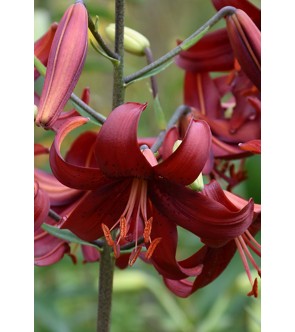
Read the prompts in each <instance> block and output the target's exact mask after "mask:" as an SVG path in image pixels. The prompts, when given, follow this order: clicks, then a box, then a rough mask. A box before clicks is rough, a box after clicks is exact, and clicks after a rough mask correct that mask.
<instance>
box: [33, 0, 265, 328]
mask: <svg viewBox="0 0 295 332" xmlns="http://www.w3.org/2000/svg"><path fill="white" fill-rule="evenodd" d="M71 3H72V1H69V0H62V1H58V0H48V1H44V0H43V1H41V0H36V1H35V39H37V38H38V37H40V36H41V35H42V34H43V33H44V32H45V31H46V30H47V28H48V27H49V25H50V24H51V23H52V22H53V21H59V20H60V18H61V16H62V15H63V12H64V11H65V9H66V8H67V7H68V6H69V5H70V4H71ZM253 3H255V4H256V5H259V2H258V1H255V2H254V1H253ZM86 5H87V7H88V9H89V11H90V13H91V14H92V15H93V16H95V15H98V16H99V22H100V28H99V31H100V32H101V34H102V35H104V27H105V26H106V25H108V24H109V23H113V21H114V1H109V0H88V1H86ZM126 6H127V7H126V19H125V22H126V26H129V27H131V28H133V29H135V30H138V31H139V32H141V33H143V34H144V35H145V36H146V37H147V38H148V39H149V40H150V43H151V49H152V51H153V53H154V57H155V58H157V57H159V56H161V55H162V54H164V53H166V52H167V51H169V50H170V49H171V48H173V47H174V46H175V45H176V40H177V39H184V38H186V37H187V36H188V35H190V34H191V33H192V32H193V31H195V30H196V29H197V28H198V27H199V26H200V25H202V24H203V23H204V22H205V21H206V20H207V19H208V18H210V17H211V16H212V15H213V14H214V13H215V10H214V8H213V6H212V4H211V1H209V0H185V1H183V0H173V1H169V0H161V1H157V0H149V1H147V0H127V1H126ZM222 26H224V22H220V23H219V24H218V25H217V26H216V27H215V28H219V27H222ZM108 43H109V42H108ZM109 45H111V43H109ZM145 64H146V63H145V60H144V58H137V57H134V56H132V55H129V54H126V56H125V74H126V75H128V74H131V73H132V72H134V71H136V70H138V69H140V68H141V67H142V66H144V65H145ZM157 78H158V85H159V97H160V101H161V104H162V107H163V109H164V112H165V115H166V116H167V119H169V116H170V115H171V114H172V113H173V112H174V110H175V109H176V108H177V106H178V105H180V104H181V103H182V84H183V71H182V70H180V69H178V68H177V67H176V66H173V65H172V66H170V67H169V68H168V69H167V70H165V71H164V72H162V73H161V74H159V75H158V76H157ZM38 84H39V85H40V84H41V82H40V81H39V82H38ZM85 86H88V87H90V90H91V102H90V105H91V106H92V107H93V108H94V109H96V110H98V111H99V112H100V113H102V114H104V115H106V116H107V115H108V114H109V112H110V111H111V95H112V65H111V64H110V63H108V61H107V60H106V59H104V58H102V57H100V56H99V55H98V54H97V53H96V52H95V51H94V50H93V49H91V48H89V51H88V56H87V60H86V64H85V68H84V71H83V74H82V76H81V79H80V80H79V82H78V85H77V87H76V89H75V94H77V95H78V96H79V95H81V92H82V90H83V88H84V87H85ZM125 100H126V101H135V102H148V103H149V106H148V108H147V109H146V111H145V112H144V114H143V116H142V118H141V121H140V127H139V135H142V136H151V135H155V134H157V133H158V128H157V127H156V125H155V123H154V113H153V107H152V98H151V94H150V92H149V81H148V80H143V81H141V82H138V83H135V84H133V85H131V86H130V87H129V88H128V89H127V91H126V98H125ZM69 107H70V106H69ZM93 129H94V130H97V129H96V128H95V127H93ZM35 136H36V140H38V141H39V142H40V141H42V142H43V143H44V144H45V145H47V146H49V145H50V142H51V138H52V134H51V133H50V132H45V131H44V130H42V129H40V128H37V127H35ZM37 163H38V166H42V167H46V160H45V159H42V158H41V159H38V161H37ZM246 165H247V169H248V174H249V180H248V181H247V182H245V183H243V184H241V185H239V186H238V187H237V188H235V189H234V192H236V193H238V194H241V195H242V196H243V197H245V198H249V197H253V198H254V199H255V202H257V203H260V157H257V156H255V157H251V158H249V159H248V160H247V163H246ZM180 240H181V245H180V250H179V255H180V257H182V256H183V257H184V256H186V255H187V254H189V253H192V252H193V251H195V250H196V245H198V244H196V243H195V239H194V238H191V237H190V236H189V235H188V234H187V233H182V232H181V231H180ZM73 250H75V248H73ZM76 250H77V256H78V258H79V261H78V264H76V265H73V263H72V262H71V260H70V258H68V257H65V258H64V259H63V260H62V261H61V262H59V263H58V264H55V265H53V266H49V267H42V268H38V267H35V330H36V331H40V332H67V331H69V332H78V331H83V332H88V331H89V332H90V331H93V330H94V329H95V325H96V306H97V289H98V285H97V278H98V269H99V266H98V264H95V263H94V264H83V263H82V258H81V253H80V252H79V250H80V249H79V248H76ZM248 290H249V283H248V280H247V277H246V273H245V272H244V270H243V266H242V263H241V261H240V259H239V257H238V256H237V255H236V257H235V258H234V260H233V261H232V262H231V263H230V265H229V267H228V268H227V269H226V271H225V272H224V273H223V274H222V275H221V276H220V277H219V278H218V279H217V280H215V281H214V282H213V283H212V284H211V285H209V286H207V287H206V288H204V289H201V290H199V291H198V292H197V293H195V294H193V295H192V296H191V297H189V298H187V299H180V298H176V297H175V296H173V295H172V293H170V292H169V291H168V290H167V289H166V288H165V286H164V284H163V282H162V280H161V277H159V276H158V274H157V272H156V271H155V270H154V269H153V268H152V266H149V265H147V264H144V263H142V262H141V261H139V260H138V261H137V262H136V263H135V265H134V266H133V267H132V268H129V269H126V270H124V271H121V270H118V269H117V270H116V271H115V280H114V297H113V311H112V332H121V331H126V332H133V331H134V332H136V331H142V332H145V331H150V330H151V329H153V330H154V331H155V332H158V331H159V332H174V331H175V332H178V331H179V332H180V331H183V332H223V331H229V330H230V331H235V332H244V331H245V332H256V331H260V299H253V298H249V297H247V296H246V293H247V292H248Z"/></svg>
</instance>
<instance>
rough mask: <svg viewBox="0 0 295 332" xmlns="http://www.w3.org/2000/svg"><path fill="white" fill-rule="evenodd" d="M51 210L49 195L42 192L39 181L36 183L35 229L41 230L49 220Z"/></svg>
mask: <svg viewBox="0 0 295 332" xmlns="http://www.w3.org/2000/svg"><path fill="white" fill-rule="evenodd" d="M49 209H50V201H49V196H48V194H47V193H46V192H45V191H44V190H42V189H41V188H40V186H39V183H38V181H35V182H34V229H35V230H36V229H39V228H40V226H41V225H42V223H43V222H44V221H45V220H46V219H47V216H48V212H49Z"/></svg>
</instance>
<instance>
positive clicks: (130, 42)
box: [105, 23, 150, 56]
mask: <svg viewBox="0 0 295 332" xmlns="http://www.w3.org/2000/svg"><path fill="white" fill-rule="evenodd" d="M115 28H116V26H115V24H114V23H112V24H110V25H108V26H107V27H106V29H105V31H106V34H107V36H108V37H109V38H110V40H112V41H115ZM148 47H150V42H149V41H148V39H147V38H146V37H145V36H143V35H142V34H141V33H139V32H137V31H135V30H133V29H130V28H127V27H124V49H125V51H126V52H129V53H132V54H135V55H140V56H142V55H145V52H144V50H145V49H146V48H148Z"/></svg>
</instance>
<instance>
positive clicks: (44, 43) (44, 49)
mask: <svg viewBox="0 0 295 332" xmlns="http://www.w3.org/2000/svg"><path fill="white" fill-rule="evenodd" d="M57 27H58V24H57V23H56V22H54V23H52V24H51V26H50V27H49V29H48V31H47V32H46V33H45V34H44V35H43V36H42V37H41V38H39V39H38V40H36V41H35V43H34V54H35V55H36V57H37V58H38V59H39V60H40V61H41V62H42V63H43V65H44V66H47V61H48V56H49V52H50V48H51V45H52V41H53V37H54V35H55V32H56V29H57ZM39 76H40V73H39V72H38V70H37V69H36V68H34V80H36V79H37V78H38V77H39Z"/></svg>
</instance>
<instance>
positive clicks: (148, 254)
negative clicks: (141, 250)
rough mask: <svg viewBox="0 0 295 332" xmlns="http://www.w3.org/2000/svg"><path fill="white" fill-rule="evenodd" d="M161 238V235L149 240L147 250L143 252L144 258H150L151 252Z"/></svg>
mask: <svg viewBox="0 0 295 332" xmlns="http://www.w3.org/2000/svg"><path fill="white" fill-rule="evenodd" d="M161 240H162V238H161V237H157V238H156V239H154V240H153V241H152V242H151V244H150V246H149V248H148V250H147V252H146V253H145V258H146V259H150V258H151V257H152V254H153V252H154V251H155V249H156V247H157V245H158V244H159V243H160V241H161Z"/></svg>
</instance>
